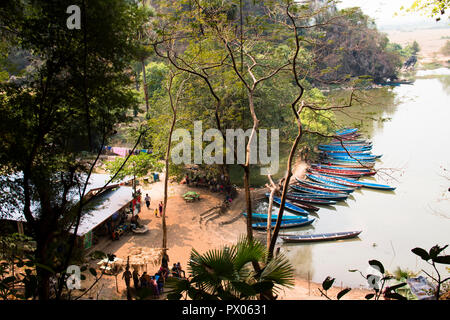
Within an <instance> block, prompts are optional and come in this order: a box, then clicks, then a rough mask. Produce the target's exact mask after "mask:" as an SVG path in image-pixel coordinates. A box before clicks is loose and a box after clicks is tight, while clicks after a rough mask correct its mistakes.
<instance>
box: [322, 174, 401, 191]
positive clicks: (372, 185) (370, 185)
mask: <svg viewBox="0 0 450 320" xmlns="http://www.w3.org/2000/svg"><path fill="white" fill-rule="evenodd" d="M325 177H329V178H331V176H328V175H325ZM333 178H334V179H337V180H341V181H342V182H350V183H358V184H359V185H361V186H362V187H365V188H371V189H378V190H390V191H392V190H395V189H396V187H391V186H389V185H386V184H378V183H372V182H365V181H361V180H357V181H356V180H351V179H346V178H343V177H333ZM338 183H339V182H338Z"/></svg>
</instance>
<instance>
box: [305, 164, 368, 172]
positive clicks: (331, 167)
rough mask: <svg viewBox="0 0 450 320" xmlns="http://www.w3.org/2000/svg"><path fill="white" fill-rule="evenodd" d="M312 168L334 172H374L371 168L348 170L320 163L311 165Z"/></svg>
mask: <svg viewBox="0 0 450 320" xmlns="http://www.w3.org/2000/svg"><path fill="white" fill-rule="evenodd" d="M311 167H313V168H323V169H334V170H351V171H358V172H370V171H372V170H371V169H369V168H348V167H339V166H329V165H326V164H320V163H313V164H311Z"/></svg>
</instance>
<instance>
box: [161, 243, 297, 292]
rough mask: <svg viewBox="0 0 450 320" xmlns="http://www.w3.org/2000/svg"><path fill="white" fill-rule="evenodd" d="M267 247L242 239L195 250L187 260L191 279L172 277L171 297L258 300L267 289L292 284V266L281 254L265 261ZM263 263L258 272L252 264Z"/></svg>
mask: <svg viewBox="0 0 450 320" xmlns="http://www.w3.org/2000/svg"><path fill="white" fill-rule="evenodd" d="M266 259H267V250H266V248H265V246H264V245H263V244H261V243H260V242H259V241H257V240H248V239H247V238H241V239H240V240H239V241H238V243H237V244H235V245H232V246H225V247H222V248H220V249H214V250H210V251H207V252H206V253H204V254H203V255H202V254H200V253H198V252H197V251H196V250H195V249H192V252H191V257H190V260H189V263H188V271H189V273H190V275H191V278H190V280H179V279H170V280H169V281H168V282H167V286H168V287H169V290H170V293H169V295H168V298H169V299H181V298H182V297H183V295H184V297H185V298H187V296H188V297H189V298H191V299H217V300H240V299H256V298H258V297H260V295H261V294H265V295H266V294H267V292H273V293H277V292H278V291H279V289H281V288H282V287H291V286H292V285H293V283H294V281H293V268H292V266H291V265H290V263H289V262H288V260H287V258H286V257H285V256H284V255H282V254H280V255H278V256H277V257H275V258H273V259H272V260H270V261H269V262H267V263H266ZM254 262H258V263H260V265H262V267H261V270H260V271H259V272H255V270H254V269H253V267H252V263H254Z"/></svg>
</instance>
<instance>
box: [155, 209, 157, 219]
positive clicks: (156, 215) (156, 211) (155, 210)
mask: <svg viewBox="0 0 450 320" xmlns="http://www.w3.org/2000/svg"><path fill="white" fill-rule="evenodd" d="M155 217H157V218H158V208H155Z"/></svg>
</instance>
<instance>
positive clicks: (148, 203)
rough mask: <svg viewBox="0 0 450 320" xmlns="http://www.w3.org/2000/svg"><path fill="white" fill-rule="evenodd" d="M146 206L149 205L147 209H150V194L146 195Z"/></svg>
mask: <svg viewBox="0 0 450 320" xmlns="http://www.w3.org/2000/svg"><path fill="white" fill-rule="evenodd" d="M145 204H146V205H147V209H150V196H149V195H148V193H147V194H146V195H145Z"/></svg>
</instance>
